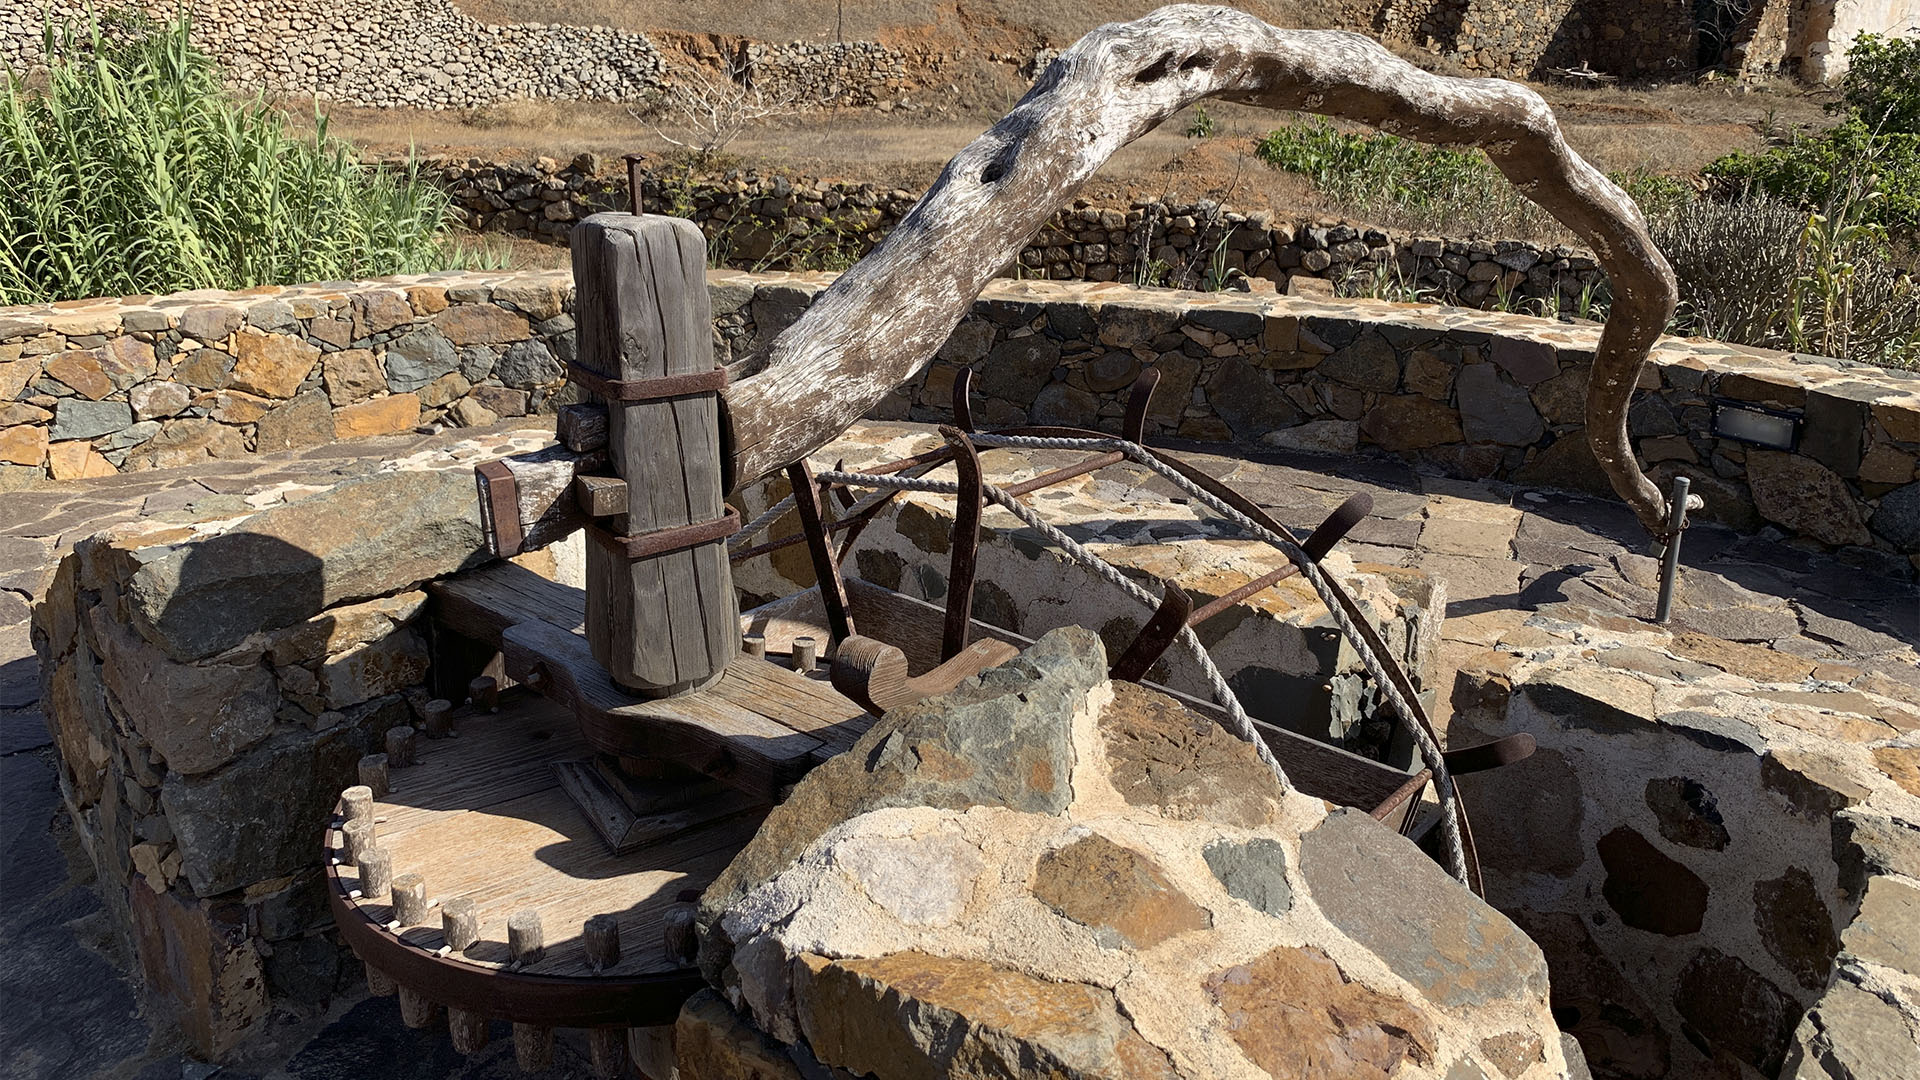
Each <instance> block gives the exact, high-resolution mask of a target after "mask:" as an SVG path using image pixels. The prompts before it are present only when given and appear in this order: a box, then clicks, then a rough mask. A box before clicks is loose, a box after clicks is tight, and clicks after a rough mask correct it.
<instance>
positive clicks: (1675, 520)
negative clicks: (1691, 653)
mask: <svg viewBox="0 0 1920 1080" xmlns="http://www.w3.org/2000/svg"><path fill="white" fill-rule="evenodd" d="M1692 486H1693V481H1691V480H1689V479H1687V478H1686V477H1684V476H1676V477H1674V478H1673V496H1672V498H1670V499H1669V500H1668V502H1667V536H1666V542H1667V543H1666V547H1667V550H1666V554H1665V557H1664V558H1662V559H1661V561H1660V599H1659V600H1658V601H1656V602H1655V604H1654V608H1653V621H1654V625H1656V626H1665V625H1666V622H1667V616H1669V615H1671V614H1673V587H1674V585H1675V584H1676V583H1677V582H1678V581H1679V580H1680V535H1681V533H1682V532H1683V531H1685V529H1686V527H1687V501H1688V498H1689V496H1688V489H1690V488H1691V487H1692Z"/></svg>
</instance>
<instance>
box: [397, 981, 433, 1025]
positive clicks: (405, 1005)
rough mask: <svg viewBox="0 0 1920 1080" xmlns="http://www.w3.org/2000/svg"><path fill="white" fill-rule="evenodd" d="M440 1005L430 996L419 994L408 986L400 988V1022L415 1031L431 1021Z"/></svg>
mask: <svg viewBox="0 0 1920 1080" xmlns="http://www.w3.org/2000/svg"><path fill="white" fill-rule="evenodd" d="M439 1011H440V1006H439V1005H438V1004H437V1003H435V1002H434V1001H433V1000H432V999H431V998H428V997H426V996H425V995H423V994H421V993H420V991H418V990H415V989H413V988H412V987H410V986H402V987H401V988H400V1022H401V1023H403V1024H405V1025H407V1026H408V1027H410V1028H413V1029H414V1030H415V1031H418V1030H419V1029H421V1028H423V1027H428V1026H430V1025H431V1024H432V1023H433V1014H434V1013H437V1012H439Z"/></svg>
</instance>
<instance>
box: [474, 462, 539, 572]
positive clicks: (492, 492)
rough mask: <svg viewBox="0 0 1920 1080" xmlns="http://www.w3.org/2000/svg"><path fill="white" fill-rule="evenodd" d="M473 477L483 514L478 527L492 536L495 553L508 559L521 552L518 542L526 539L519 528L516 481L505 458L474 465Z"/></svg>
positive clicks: (518, 501)
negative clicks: (480, 526)
mask: <svg viewBox="0 0 1920 1080" xmlns="http://www.w3.org/2000/svg"><path fill="white" fill-rule="evenodd" d="M473 479H474V484H475V486H476V487H478V488H479V493H480V513H481V514H482V515H483V516H484V518H485V520H483V521H482V522H481V525H482V529H481V531H482V532H484V533H485V534H486V535H488V536H491V537H493V540H494V543H493V554H494V555H496V556H498V557H499V558H502V559H511V558H512V557H514V556H515V555H518V554H520V545H521V544H523V543H525V542H526V534H525V533H523V532H521V531H520V484H519V481H517V480H515V479H514V478H513V470H512V469H509V468H507V463H506V462H504V461H488V462H484V463H482V464H479V465H476V466H474V468H473ZM487 526H491V528H488V527H487Z"/></svg>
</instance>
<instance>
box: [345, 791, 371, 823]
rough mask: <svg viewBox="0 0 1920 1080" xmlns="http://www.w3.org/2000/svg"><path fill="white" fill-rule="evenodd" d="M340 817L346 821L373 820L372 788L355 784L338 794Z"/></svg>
mask: <svg viewBox="0 0 1920 1080" xmlns="http://www.w3.org/2000/svg"><path fill="white" fill-rule="evenodd" d="M340 816H341V817H343V818H345V819H346V820H347V821H369V822H370V821H372V820H373V787H372V786H371V785H369V784H355V785H354V786H353V787H350V788H347V789H346V790H345V791H342V792H341V793H340Z"/></svg>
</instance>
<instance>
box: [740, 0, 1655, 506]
mask: <svg viewBox="0 0 1920 1080" xmlns="http://www.w3.org/2000/svg"><path fill="white" fill-rule="evenodd" d="M1209 97H1218V98H1223V99H1225V100H1228V101H1235V102H1241V103H1244V104H1249V105H1259V106H1264V107H1267V108H1272V109H1283V110H1296V111H1304V112H1313V113H1321V114H1324V115H1327V116H1335V117H1340V118H1344V119H1349V120H1356V121H1361V122H1364V123H1368V124H1372V125H1373V126H1375V127H1378V128H1380V129H1381V130H1383V131H1389V132H1392V133H1394V134H1396V135H1400V136H1404V137H1406V138H1410V139H1415V140H1418V141H1421V142H1428V143H1438V144H1444V145H1456V146H1478V147H1480V148H1482V149H1483V150H1485V151H1486V153H1487V155H1488V157H1489V158H1491V159H1492V160H1493V163H1494V164H1495V165H1496V166H1497V167H1498V168H1499V169H1500V171H1501V172H1502V173H1503V174H1505V175H1506V177H1507V178H1508V179H1509V180H1511V181H1512V182H1513V184H1514V185H1515V187H1517V188H1518V189H1519V190H1520V191H1521V192H1522V193H1524V194H1525V195H1526V196H1527V197H1528V198H1530V199H1532V200H1533V201H1534V202H1536V203H1538V204H1539V205H1540V206H1542V207H1543V208H1545V209H1546V210H1547V211H1548V212H1549V213H1551V214H1553V216H1554V217H1555V218H1557V219H1559V220H1560V222H1561V223H1562V224H1564V225H1566V226H1567V227H1568V228H1569V229H1572V230H1573V231H1574V232H1575V233H1576V234H1578V235H1579V236H1580V238H1581V239H1582V240H1583V241H1585V242H1586V244H1587V245H1589V246H1590V247H1592V249H1593V251H1594V253H1595V255H1596V256H1597V257H1598V259H1599V261H1600V264H1601V266H1602V267H1603V268H1604V269H1605V270H1606V272H1607V275H1608V277H1609V278H1610V280H1611V282H1612V287H1613V292H1614V297H1615V302H1614V306H1613V308H1612V310H1611V312H1610V313H1609V316H1608V318H1607V322H1606V325H1605V327H1604V329H1603V330H1602V332H1601V336H1600V346H1599V349H1598V351H1597V353H1596V355H1595V358H1594V362H1593V375H1592V379H1591V382H1590V383H1589V387H1590V389H1589V391H1588V399H1587V439H1588V441H1589V443H1590V445H1591V446H1592V448H1593V452H1594V456H1595V458H1596V459H1598V461H1599V464H1600V467H1601V469H1602V470H1604V471H1605V472H1606V474H1607V476H1608V478H1609V479H1610V480H1611V481H1612V484H1613V487H1614V490H1615V491H1616V492H1618V493H1619V494H1620V496H1621V497H1622V498H1623V499H1625V500H1626V501H1627V503H1628V504H1629V506H1631V507H1632V509H1633V512H1634V514H1635V515H1636V516H1637V517H1638V518H1639V519H1640V521H1641V523H1642V524H1644V525H1646V526H1647V528H1648V529H1649V530H1652V531H1654V532H1656V533H1658V532H1660V531H1662V530H1664V527H1665V524H1664V523H1665V516H1666V509H1665V499H1664V498H1663V496H1662V495H1661V493H1660V491H1659V490H1658V489H1657V488H1655V487H1654V485H1653V484H1652V482H1650V481H1649V480H1648V479H1647V478H1646V476H1645V475H1644V474H1643V473H1642V472H1641V471H1640V468H1639V466H1638V465H1637V464H1636V463H1635V461H1634V458H1633V452H1632V446H1631V444H1630V443H1629V441H1628V438H1627V431H1626V413H1627V405H1628V403H1629V400H1630V399H1631V397H1632V394H1633V388H1634V383H1635V382H1636V380H1637V379H1638V376H1639V372H1640V368H1641V366H1642V365H1643V364H1644V363H1645V361H1646V356H1647V349H1648V348H1649V347H1650V346H1651V345H1652V343H1653V342H1654V340H1655V339H1656V338H1657V337H1658V336H1659V334H1660V331H1661V329H1662V328H1664V327H1665V326H1666V324H1667V320H1668V318H1669V316H1670V315H1671V314H1672V311H1673V306H1674V303H1675V296H1676V286H1675V284H1674V278H1673V272H1672V270H1671V269H1670V268H1669V267H1668V265H1667V262H1666V260H1665V259H1664V258H1663V257H1662V256H1661V254H1660V252H1659V251H1658V249H1656V248H1655V246H1654V244H1653V241H1652V239H1651V238H1650V237H1649V236H1648V235H1647V228H1646V222H1645V221H1644V220H1643V219H1642V218H1641V216H1640V212H1639V209H1638V208H1637V207H1636V206H1635V205H1634V203H1633V200H1631V199H1630V198H1628V197H1627V195H1626V193H1625V192H1623V191H1621V190H1620V189H1619V188H1618V187H1617V186H1615V185H1614V184H1613V183H1612V182H1611V181H1609V180H1608V179H1607V178H1606V176H1605V175H1604V174H1602V173H1601V172H1600V171H1599V170H1598V169H1596V168H1594V167H1593V166H1592V165H1590V164H1588V163H1587V162H1586V161H1585V160H1584V159H1582V158H1581V157H1580V156H1579V155H1578V154H1577V153H1575V152H1574V151H1573V150H1572V149H1571V148H1570V147H1568V145H1567V143H1566V140H1565V139H1564V138H1563V137H1562V135H1561V132H1560V129H1559V126H1558V125H1557V124H1556V123H1555V122H1554V118H1553V112H1552V110H1551V109H1550V108H1549V107H1548V106H1547V103H1546V102H1545V101H1544V100H1542V99H1541V97H1540V96H1539V95H1538V94H1536V93H1534V92H1533V91H1531V90H1529V89H1527V88H1526V87H1523V86H1520V85H1518V84H1516V83H1510V82H1506V81H1504V80H1500V79H1460V78H1450V77H1447V76H1442V75H1435V74H1433V73H1431V72H1426V71H1422V70H1420V69H1419V68H1416V67H1414V66H1413V65H1411V64H1408V63H1407V62H1405V61H1403V60H1401V59H1399V58H1398V57H1396V56H1394V55H1393V54H1392V53H1391V52H1388V51H1387V49H1386V48H1385V47H1383V46H1382V45H1380V44H1379V43H1378V42H1376V41H1374V40H1372V39H1370V38H1367V37H1364V36H1362V35H1359V34H1352V33H1346V32H1342V31H1327V30H1286V29H1281V28H1278V27H1274V26H1270V25H1268V24H1267V23H1265V22H1262V21H1261V20H1259V19H1257V18H1255V17H1253V16H1251V15H1248V14H1246V13H1244V12H1240V11H1235V10H1233V9H1230V8H1220V7H1202V6H1196V5H1178V6H1173V7H1165V8H1161V9H1159V10H1158V11H1155V12H1153V13H1151V14H1149V15H1147V16H1145V17H1144V18H1141V19H1138V20H1136V21H1134V22H1129V23H1110V24H1108V25H1105V26H1102V27H1100V28H1098V29H1096V30H1094V31H1093V32H1092V33H1090V34H1088V35H1087V36H1086V37H1083V38H1081V39H1080V40H1079V41H1078V42H1077V43H1075V44H1074V45H1073V46H1072V47H1071V48H1069V49H1068V50H1067V51H1066V52H1064V53H1062V54H1061V55H1060V58H1059V59H1058V60H1056V61H1055V62H1054V63H1053V65H1052V66H1051V67H1049V68H1048V69H1047V70H1046V72H1045V73H1043V74H1042V75H1041V76H1040V78H1039V80H1038V81H1037V82H1036V83H1035V84H1034V86H1033V88H1032V89H1031V90H1029V91H1028V92H1027V94H1026V96H1025V97H1024V98H1022V99H1021V100H1020V102H1019V103H1018V104H1017V105H1015V106H1014V108H1013V111H1012V112H1010V113H1008V114H1007V115H1006V116H1005V117H1004V118H1002V119H1001V120H1000V122H999V123H997V124H995V125H994V126H993V127H992V128H991V129H989V130H988V131H987V132H985V133H984V134H982V135H981V136H980V137H979V138H977V139H975V140H974V141H973V142H972V143H971V144H969V145H968V146H967V147H966V148H965V149H963V150H961V151H960V153H959V154H957V155H955V157H954V158H953V160H952V161H950V162H948V163H947V166H946V168H945V169H944V170H942V172H941V174H940V176H939V178H938V179H937V180H936V181H935V182H934V184H933V186H932V187H930V188H929V189H928V190H927V193H926V194H925V195H924V196H922V197H921V199H920V201H919V202H918V203H917V204H915V206H914V208H913V209H912V211H910V212H909V213H908V214H907V216H906V217H905V218H904V219H903V220H902V221H901V222H900V224H899V226H898V227H897V228H895V229H894V231H893V232H892V233H891V234H890V235H889V236H888V237H887V238H886V239H885V240H883V241H882V242H881V243H880V244H879V245H878V246H876V247H875V248H874V249H873V251H872V252H871V253H870V254H868V255H867V257H866V258H864V259H862V260H860V262H859V263H857V264H856V265H855V266H854V267H853V268H852V269H850V270H848V271H847V272H846V273H844V274H842V275H841V276H840V278H839V279H838V280H837V281H835V282H834V284H833V285H832V287H830V288H829V289H827V290H826V291H825V292H824V293H822V294H821V296H820V297H819V299H817V300H816V301H815V302H814V304H813V306H812V307H811V308H809V309H808V311H807V312H806V313H805V314H804V315H802V316H801V317H800V318H799V320H797V321H796V322H795V323H794V324H793V325H792V326H790V327H789V328H788V329H787V330H786V331H785V332H783V333H781V334H780V335H779V336H777V337H776V338H774V339H773V341H771V342H770V343H769V344H768V345H767V346H766V347H765V348H764V350H763V352H762V354H761V355H760V356H756V357H754V358H752V361H753V362H752V363H750V364H747V365H743V366H744V367H745V368H746V369H747V370H755V371H757V372H758V373H757V374H754V375H752V376H750V377H747V378H744V379H741V380H740V381H739V382H736V383H734V384H732V385H730V386H729V387H728V388H727V389H726V391H725V392H724V395H723V396H724V401H725V405H726V417H727V420H726V422H727V425H728V428H729V432H730V436H731V438H730V445H731V447H732V450H733V458H732V462H733V472H732V476H731V482H732V484H733V485H734V486H736V487H737V486H739V485H741V484H745V483H748V482H751V481H753V480H756V479H759V478H760V477H762V476H765V475H767V474H769V473H772V472H774V471H776V470H778V469H780V468H783V467H784V466H786V465H787V464H789V463H790V462H793V461H795V460H798V459H799V458H801V457H803V456H804V455H805V454H807V453H808V452H809V451H811V450H812V449H814V448H816V447H818V446H820V445H821V444H822V443H824V442H826V441H827V440H829V439H831V438H833V437H834V436H835V435H837V434H838V433H839V432H841V431H842V430H844V429H845V428H846V426H847V425H848V424H850V423H852V422H853V421H854V420H856V419H858V418H859V417H860V416H861V414H863V413H864V412H866V411H867V409H869V408H870V407H872V405H873V404H874V403H875V402H877V401H879V400H880V399H881V398H882V397H883V396H885V395H886V394H887V393H888V392H889V391H891V390H892V389H893V388H894V387H896V386H898V385H900V384H901V383H902V382H904V381H906V380H907V379H909V378H911V377H912V376H913V375H914V374H915V373H917V372H918V371H920V370H921V368H923V367H924V366H925V365H926V364H927V362H928V361H929V360H931V359H932V357H933V354H934V352H935V351H936V350H937V349H938V348H939V347H940V345H941V343H942V342H944V341H945V340H946V338H947V335H948V333H950V332H951V331H952V329H953V327H954V325H955V324H957V323H958V322H959V321H960V320H961V319H962V318H963V317H965V315H966V314H967V312H968V310H969V309H970V308H971V306H972V304H973V301H974V299H975V298H976V297H977V296H978V295H979V293H980V291H981V289H983V288H984V287H985V286H986V284H987V283H988V282H989V281H990V280H992V278H993V276H994V275H995V274H996V273H997V272H998V271H999V270H1000V269H1001V268H1002V267H1005V266H1006V265H1007V264H1008V263H1010V262H1011V261H1012V260H1013V259H1014V258H1015V257H1016V256H1017V255H1018V254H1019V252H1020V249H1021V248H1022V247H1023V246H1024V245H1025V244H1026V242H1027V240H1028V239H1029V238H1030V237H1031V236H1032V235H1033V234H1034V233H1035V232H1037V231H1038V230H1039V228H1040V227H1041V226H1042V225H1043V224H1045V223H1046V222H1047V221H1048V220H1049V219H1051V217H1052V216H1053V214H1054V212H1055V211H1056V210H1057V209H1058V208H1059V207H1060V206H1061V205H1062V204H1064V203H1065V202H1066V201H1067V200H1068V199H1070V198H1072V197H1073V195H1074V193H1075V192H1076V191H1078V190H1079V188H1080V187H1081V185H1082V184H1084V183H1085V182H1086V181H1087V180H1088V179H1089V178H1090V177H1091V176H1092V175H1093V174H1094V172H1095V170H1097V169H1098V168H1099V167H1100V166H1101V165H1102V164H1103V163H1105V162H1106V160H1107V159H1108V158H1110V157H1112V156H1113V154H1114V153H1115V152H1116V151H1118V150H1119V149H1120V148H1121V147H1123V146H1125V145H1126V144H1128V143H1129V142H1132V141H1133V140H1134V139H1137V138H1139V137H1140V136H1141V135H1143V134H1145V133H1146V132H1148V131H1150V130H1152V129H1153V128H1154V127H1155V126H1156V125H1158V124H1160V123H1161V122H1163V121H1165V120H1166V119H1167V118H1169V117H1171V116H1173V115H1174V114H1175V113H1177V112H1179V111H1180V110H1181V109H1183V108H1185V107H1187V106H1188V105H1191V104H1193V103H1194V102H1196V101H1200V100H1201V99H1204V98H1209Z"/></svg>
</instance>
